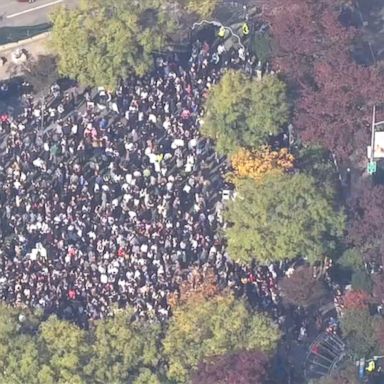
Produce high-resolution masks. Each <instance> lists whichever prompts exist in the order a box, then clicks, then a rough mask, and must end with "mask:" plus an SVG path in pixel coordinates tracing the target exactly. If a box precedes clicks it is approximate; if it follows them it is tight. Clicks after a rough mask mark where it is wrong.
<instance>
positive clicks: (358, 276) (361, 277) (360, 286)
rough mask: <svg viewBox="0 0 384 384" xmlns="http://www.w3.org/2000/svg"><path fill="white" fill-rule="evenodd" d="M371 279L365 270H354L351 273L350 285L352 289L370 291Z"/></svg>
mask: <svg viewBox="0 0 384 384" xmlns="http://www.w3.org/2000/svg"><path fill="white" fill-rule="evenodd" d="M372 285H373V283H372V279H371V277H370V275H369V274H368V273H367V272H365V271H359V270H357V271H355V272H353V274H352V280H351V286H352V288H353V289H354V290H361V291H364V292H367V293H371V292H372Z"/></svg>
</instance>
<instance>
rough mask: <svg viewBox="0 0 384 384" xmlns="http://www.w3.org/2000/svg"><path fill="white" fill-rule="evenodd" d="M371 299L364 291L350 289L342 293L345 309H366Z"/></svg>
mask: <svg viewBox="0 0 384 384" xmlns="http://www.w3.org/2000/svg"><path fill="white" fill-rule="evenodd" d="M370 301H371V298H370V296H369V294H368V293H367V292H365V291H360V290H351V291H348V292H346V293H345V295H344V300H343V302H344V308H345V310H351V309H367V308H368V304H369V302H370Z"/></svg>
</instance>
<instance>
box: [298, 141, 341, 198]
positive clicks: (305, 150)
mask: <svg viewBox="0 0 384 384" xmlns="http://www.w3.org/2000/svg"><path fill="white" fill-rule="evenodd" d="M295 164H296V167H297V168H298V169H300V171H302V172H304V173H305V174H308V175H310V176H312V177H313V178H314V180H315V182H316V185H317V186H318V187H319V188H321V189H322V190H323V191H324V192H325V193H326V194H327V195H328V196H329V197H330V198H336V199H337V198H339V195H340V181H339V176H338V172H337V170H336V167H335V164H334V162H333V160H332V157H331V154H330V152H329V151H328V150H326V149H324V147H322V146H318V145H311V146H305V147H302V148H301V149H300V150H299V151H298V154H297V155H296V159H295Z"/></svg>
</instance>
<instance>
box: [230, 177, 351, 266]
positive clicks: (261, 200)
mask: <svg viewBox="0 0 384 384" xmlns="http://www.w3.org/2000/svg"><path fill="white" fill-rule="evenodd" d="M226 218H227V220H228V222H229V225H228V227H227V228H226V231H225V234H226V237H227V239H228V250H229V253H230V256H231V258H232V259H233V260H236V261H238V262H241V263H246V264H247V263H250V262H251V261H252V260H253V259H257V260H258V261H260V262H270V261H274V260H275V261H277V260H284V259H286V258H288V259H293V258H295V257H297V256H303V257H306V258H307V259H308V261H309V262H311V263H312V262H314V261H316V260H319V259H322V258H323V257H324V256H330V254H332V252H333V251H334V250H335V248H336V245H337V240H338V237H339V236H341V235H342V234H343V230H344V222H345V217H344V213H343V212H342V211H341V210H339V209H338V208H336V207H335V204H334V203H333V201H332V199H330V198H329V196H328V194H326V193H324V191H322V189H320V188H319V187H317V186H316V183H315V180H314V179H313V178H312V177H311V176H309V175H306V174H296V175H293V176H292V175H288V174H282V175H268V176H266V177H265V178H264V179H263V180H262V181H261V182H255V181H253V180H250V179H245V180H243V181H240V182H239V183H238V191H237V197H236V199H235V200H234V201H231V202H229V204H228V206H227V211H226Z"/></svg>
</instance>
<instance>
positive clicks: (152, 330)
mask: <svg viewBox="0 0 384 384" xmlns="http://www.w3.org/2000/svg"><path fill="white" fill-rule="evenodd" d="M159 336H160V326H159V325H158V324H150V323H145V322H133V321H132V314H131V313H130V312H126V311H123V312H119V313H117V314H116V316H115V317H113V318H111V319H108V320H102V321H99V322H98V323H97V326H96V329H95V332H94V342H93V345H92V351H91V352H92V356H93V358H92V360H91V361H90V362H89V365H88V366H87V367H86V370H87V374H88V375H89V376H90V377H92V380H93V383H95V384H102V383H114V384H124V383H126V382H129V381H130V380H132V379H133V378H134V377H135V376H138V377H137V378H136V380H138V382H140V380H143V377H149V378H151V377H152V378H151V380H152V381H154V380H156V379H155V377H154V375H153V374H150V373H152V372H151V371H150V370H149V371H148V370H145V371H142V372H139V371H140V368H144V367H145V368H147V369H149V368H155V367H156V366H157V364H158V362H159V356H160V352H159V349H158V343H159ZM155 382H156V381H155Z"/></svg>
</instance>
